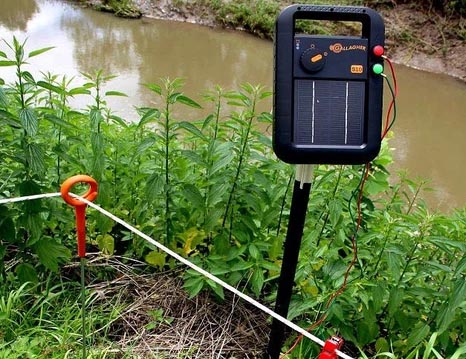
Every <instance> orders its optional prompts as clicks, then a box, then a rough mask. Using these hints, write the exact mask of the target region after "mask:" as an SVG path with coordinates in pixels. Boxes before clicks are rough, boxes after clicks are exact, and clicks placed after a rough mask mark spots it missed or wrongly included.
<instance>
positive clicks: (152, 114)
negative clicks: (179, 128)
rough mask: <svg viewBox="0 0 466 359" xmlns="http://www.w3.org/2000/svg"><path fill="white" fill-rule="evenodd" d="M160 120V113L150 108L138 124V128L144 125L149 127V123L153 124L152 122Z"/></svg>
mask: <svg viewBox="0 0 466 359" xmlns="http://www.w3.org/2000/svg"><path fill="white" fill-rule="evenodd" d="M159 118H160V111H159V110H157V109H156V108H149V109H147V111H145V113H144V115H143V116H142V117H141V119H140V120H139V123H138V128H139V127H142V126H144V125H147V124H148V123H151V122H152V120H154V119H155V120H158V119H159Z"/></svg>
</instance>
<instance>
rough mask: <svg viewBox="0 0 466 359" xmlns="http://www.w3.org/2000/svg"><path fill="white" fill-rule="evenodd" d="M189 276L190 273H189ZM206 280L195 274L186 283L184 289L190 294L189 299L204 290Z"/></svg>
mask: <svg viewBox="0 0 466 359" xmlns="http://www.w3.org/2000/svg"><path fill="white" fill-rule="evenodd" d="M187 275H189V272H188V273H187ZM204 284H205V280H204V278H203V277H201V276H200V275H197V274H195V275H194V276H192V277H190V278H189V279H187V280H186V281H185V282H184V285H183V287H184V289H185V290H186V291H187V292H188V294H189V298H194V297H195V296H196V295H198V294H199V292H200V291H201V290H202V288H204Z"/></svg>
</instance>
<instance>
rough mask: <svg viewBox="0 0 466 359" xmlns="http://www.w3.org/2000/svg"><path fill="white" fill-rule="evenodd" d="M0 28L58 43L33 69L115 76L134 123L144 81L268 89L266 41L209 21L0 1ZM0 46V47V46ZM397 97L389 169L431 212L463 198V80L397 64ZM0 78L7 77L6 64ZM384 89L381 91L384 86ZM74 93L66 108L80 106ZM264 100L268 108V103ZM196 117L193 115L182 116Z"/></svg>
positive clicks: (31, 44) (120, 105) (120, 101)
mask: <svg viewBox="0 0 466 359" xmlns="http://www.w3.org/2000/svg"><path fill="white" fill-rule="evenodd" d="M0 34H1V37H2V38H3V39H5V40H7V41H10V40H11V38H12V36H13V35H14V36H17V37H18V38H19V39H20V40H24V39H26V38H27V47H28V48H29V50H33V49H37V48H41V47H46V46H55V47H56V48H55V49H53V50H52V51H49V52H47V53H45V54H42V55H40V56H38V57H36V58H34V59H33V60H31V64H30V65H29V66H30V67H29V68H28V70H29V71H31V72H32V73H33V74H38V73H39V72H40V71H51V72H53V73H56V74H60V75H62V74H66V75H67V76H68V77H71V76H76V80H75V81H76V84H79V83H82V82H83V79H82V76H81V74H80V73H81V72H84V73H89V72H92V71H94V70H95V69H103V70H104V71H105V72H106V73H108V74H116V75H118V77H117V78H115V79H113V80H111V81H109V82H108V83H107V84H106V86H105V89H106V90H110V89H111V90H118V91H123V92H125V93H126V94H128V97H125V98H121V97H118V98H113V99H112V98H109V100H108V103H109V107H110V108H112V109H113V110H114V111H115V112H116V114H117V115H119V116H121V117H123V118H126V119H135V118H136V112H135V109H134V107H135V106H148V105H150V104H151V103H152V102H154V101H155V98H154V96H153V94H152V93H151V92H150V91H148V90H147V89H145V87H144V86H142V84H143V83H151V82H160V78H163V77H170V78H174V77H182V78H185V79H186V86H185V88H184V92H185V93H186V94H187V95H189V96H191V97H193V98H194V99H196V100H197V101H201V93H202V92H203V91H205V90H206V89H212V88H213V86H214V85H220V86H221V87H223V88H225V89H236V88H238V86H239V85H240V84H241V83H243V82H246V81H248V82H251V83H253V84H263V85H265V86H266V87H267V88H269V89H271V87H272V76H273V75H272V71H273V50H272V44H271V42H269V41H264V40H260V39H257V38H255V37H253V36H251V35H248V34H245V33H241V32H234V31H224V30H213V29H210V28H208V27H203V26H198V25H193V24H187V23H179V22H170V21H161V20H153V19H146V18H143V19H142V20H126V19H120V18H116V17H114V16H112V15H109V14H104V13H99V12H96V11H92V10H89V9H82V8H80V7H78V6H76V5H75V4H73V3H68V2H64V1H58V0H1V1H0ZM0 49H1V50H3V51H5V45H0ZM396 70H397V73H398V80H399V88H400V95H399V98H398V101H397V108H398V118H397V122H396V125H395V127H394V133H395V136H394V138H393V139H392V140H391V142H390V146H391V147H394V148H395V149H396V150H395V152H394V158H395V165H394V166H393V168H392V170H393V171H397V170H399V169H406V170H408V172H409V174H410V177H412V178H416V177H418V176H419V177H422V178H426V179H430V180H431V182H430V187H432V188H434V189H435V191H434V192H432V193H426V194H425V198H426V199H427V201H428V203H429V206H430V207H431V208H432V209H440V210H448V209H452V208H456V207H462V206H464V205H465V204H466V186H465V185H464V178H465V177H466V167H465V166H464V165H463V164H464V162H465V155H466V141H465V140H464V134H465V133H466V85H465V84H464V83H462V82H460V81H459V80H456V79H454V78H452V77H449V76H446V75H436V74H431V73H427V72H423V71H418V70H413V69H410V68H407V67H404V66H397V67H396ZM0 77H1V78H3V79H5V80H6V81H11V80H12V79H13V74H12V71H11V69H8V68H4V67H3V68H0ZM386 92H387V93H388V91H386ZM88 101H89V99H86V98H85V97H81V98H78V99H76V101H75V102H74V104H73V105H75V106H78V107H79V106H81V107H84V106H85V105H86V103H88ZM270 106H271V105H270V103H268V104H266V109H270ZM181 116H184V117H185V118H187V119H194V118H195V116H198V115H197V114H192V113H184V114H181Z"/></svg>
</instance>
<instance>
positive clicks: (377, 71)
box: [372, 64, 383, 75]
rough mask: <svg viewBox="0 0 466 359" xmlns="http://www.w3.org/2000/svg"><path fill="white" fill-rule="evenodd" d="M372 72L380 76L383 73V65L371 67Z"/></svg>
mask: <svg viewBox="0 0 466 359" xmlns="http://www.w3.org/2000/svg"><path fill="white" fill-rule="evenodd" d="M372 71H373V72H374V74H376V75H380V74H381V73H382V72H383V65H382V64H375V65H374V66H372Z"/></svg>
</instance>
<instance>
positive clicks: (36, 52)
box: [28, 46, 55, 58]
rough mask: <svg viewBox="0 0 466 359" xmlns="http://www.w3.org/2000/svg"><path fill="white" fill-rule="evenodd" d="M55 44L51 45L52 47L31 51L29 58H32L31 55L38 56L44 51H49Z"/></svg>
mask: <svg viewBox="0 0 466 359" xmlns="http://www.w3.org/2000/svg"><path fill="white" fill-rule="evenodd" d="M54 48H55V46H50V47H44V48H42V49H38V50H34V51H31V52H30V53H29V55H28V58H31V57H34V56H37V55H40V54H43V53H44V52H47V51H49V50H52V49H54Z"/></svg>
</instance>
